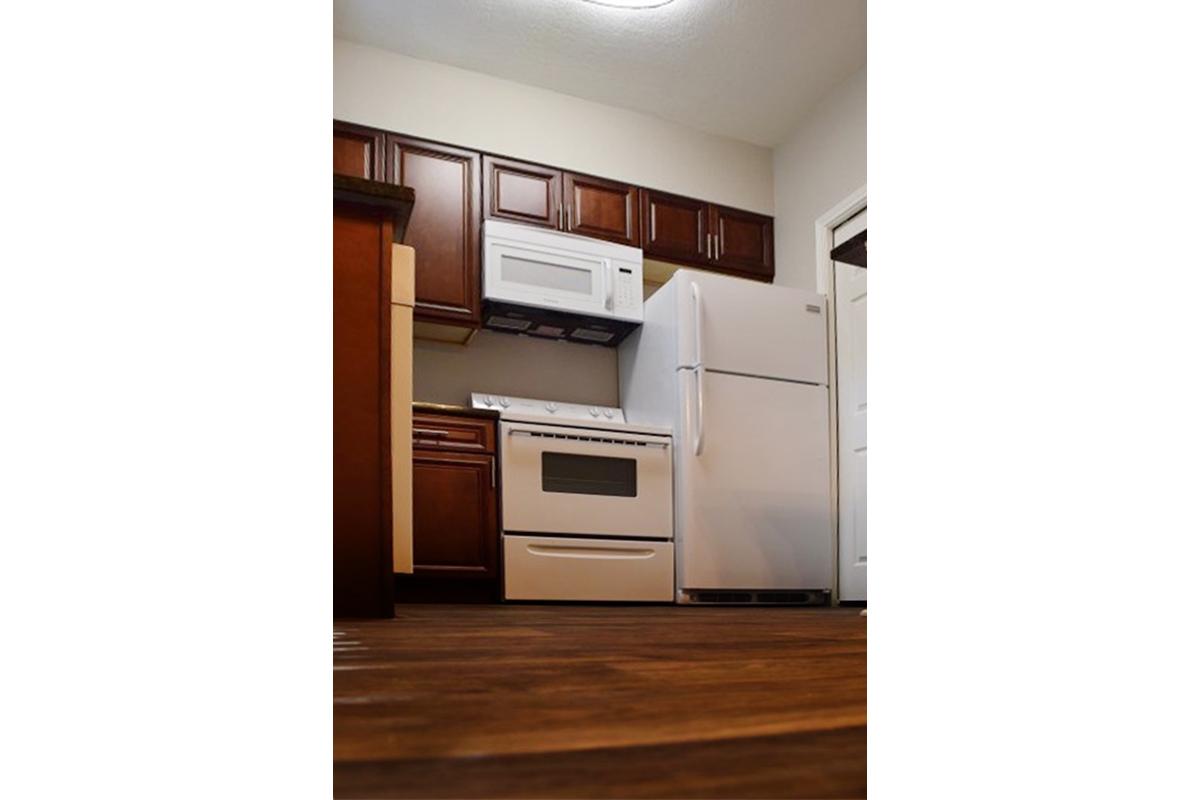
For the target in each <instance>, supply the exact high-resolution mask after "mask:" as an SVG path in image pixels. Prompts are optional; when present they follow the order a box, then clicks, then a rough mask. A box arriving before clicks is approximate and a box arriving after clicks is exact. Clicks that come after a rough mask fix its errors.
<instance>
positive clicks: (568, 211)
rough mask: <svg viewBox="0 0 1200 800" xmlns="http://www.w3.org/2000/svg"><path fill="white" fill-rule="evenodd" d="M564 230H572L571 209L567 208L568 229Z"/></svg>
mask: <svg viewBox="0 0 1200 800" xmlns="http://www.w3.org/2000/svg"><path fill="white" fill-rule="evenodd" d="M564 230H568V231H569V230H571V207H570V206H567V227H566V228H564Z"/></svg>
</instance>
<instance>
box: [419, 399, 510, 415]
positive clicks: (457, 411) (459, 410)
mask: <svg viewBox="0 0 1200 800" xmlns="http://www.w3.org/2000/svg"><path fill="white" fill-rule="evenodd" d="M412 410H413V413H414V414H445V415H448V416H452V417H478V418H480V419H500V412H499V410H497V409H494V408H471V407H470V406H454V405H447V404H444V403H425V402H421V401H419V400H417V401H414V402H413V404H412Z"/></svg>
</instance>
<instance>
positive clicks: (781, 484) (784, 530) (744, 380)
mask: <svg viewBox="0 0 1200 800" xmlns="http://www.w3.org/2000/svg"><path fill="white" fill-rule="evenodd" d="M680 375H681V377H682V378H683V379H682V380H681V381H680V383H679V391H680V393H681V398H680V400H681V403H682V405H683V407H684V409H685V420H686V422H685V424H684V426H683V430H682V431H681V435H680V436H679V438H678V440H677V444H676V447H677V448H678V453H679V455H680V457H679V458H678V459H677V461H676V465H677V466H676V470H677V471H676V478H677V482H678V483H677V486H678V491H677V492H676V499H675V503H676V509H675V513H676V516H677V519H678V524H677V525H676V549H675V552H676V555H677V564H678V569H679V588H680V589H809V590H812V589H830V588H832V586H831V584H832V579H833V569H832V567H833V524H832V523H833V520H832V518H831V514H830V485H831V483H832V481H831V480H830V477H831V476H830V471H829V470H830V463H829V460H830V459H829V392H828V390H827V389H826V388H825V387H824V386H812V385H809V384H803V383H794V382H790V381H777V380H765V379H762V378H750V377H745V376H741V375H728V374H724V373H718V372H705V374H704V377H703V380H702V381H701V382H698V381H697V375H696V372H695V371H694V370H683V371H682V372H681V373H680ZM701 394H702V396H703V397H702V400H701ZM697 450H699V451H700V454H699V455H697V454H696V451H697Z"/></svg>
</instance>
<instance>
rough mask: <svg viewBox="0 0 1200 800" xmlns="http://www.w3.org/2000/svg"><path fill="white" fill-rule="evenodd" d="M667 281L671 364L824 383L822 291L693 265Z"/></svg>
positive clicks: (824, 312) (825, 357) (824, 354)
mask: <svg viewBox="0 0 1200 800" xmlns="http://www.w3.org/2000/svg"><path fill="white" fill-rule="evenodd" d="M672 281H678V282H679V283H678V284H677V285H676V286H675V292H674V300H675V302H676V304H677V306H676V311H675V318H676V319H677V320H678V322H677V324H678V326H679V338H678V341H679V363H678V364H677V365H676V366H682V367H690V366H694V365H696V364H697V363H699V362H700V361H701V360H702V361H703V363H704V367H705V368H706V369H709V370H719V371H721V372H735V373H739V374H742V375H759V376H762V377H767V378H780V379H783V380H790V381H804V382H806V383H820V384H825V383H828V381H829V375H828V371H827V353H826V346H825V314H826V309H825V297H824V296H823V295H819V294H815V293H813V292H806V291H803V290H801V289H790V288H787V287H784V286H773V285H771V284H766V283H759V282H758V281H752V280H747V279H744V278H730V277H728V276H725V275H717V274H714V273H706V272H696V271H694V270H679V271H678V272H677V273H676V274H675V277H674V278H672Z"/></svg>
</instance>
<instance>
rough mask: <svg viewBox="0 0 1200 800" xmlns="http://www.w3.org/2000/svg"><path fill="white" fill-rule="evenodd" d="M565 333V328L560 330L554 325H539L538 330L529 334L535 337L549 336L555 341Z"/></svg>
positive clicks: (535, 329)
mask: <svg viewBox="0 0 1200 800" xmlns="http://www.w3.org/2000/svg"><path fill="white" fill-rule="evenodd" d="M564 332H565V329H564V328H559V327H556V326H554V325H538V326H537V327H536V328H534V329H533V330H531V331H529V333H530V334H531V335H533V336H549V337H551V338H554V339H558V338H559V337H561V336H562V335H563V333H564Z"/></svg>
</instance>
